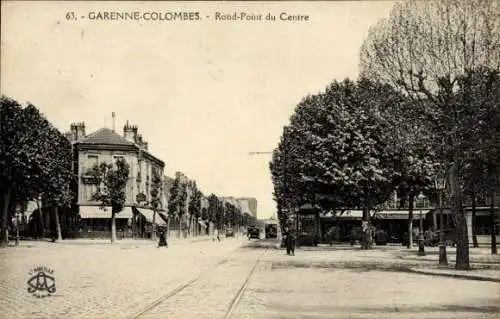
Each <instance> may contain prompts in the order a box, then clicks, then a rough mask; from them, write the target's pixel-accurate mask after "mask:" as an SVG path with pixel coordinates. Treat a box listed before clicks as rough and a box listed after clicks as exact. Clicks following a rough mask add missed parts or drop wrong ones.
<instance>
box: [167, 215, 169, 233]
mask: <svg viewBox="0 0 500 319" xmlns="http://www.w3.org/2000/svg"><path fill="white" fill-rule="evenodd" d="M167 238H170V216H167Z"/></svg>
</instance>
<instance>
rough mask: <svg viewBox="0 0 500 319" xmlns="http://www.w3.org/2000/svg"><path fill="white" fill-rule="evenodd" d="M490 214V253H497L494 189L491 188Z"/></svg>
mask: <svg viewBox="0 0 500 319" xmlns="http://www.w3.org/2000/svg"><path fill="white" fill-rule="evenodd" d="M490 216H491V254H492V255H496V254H497V224H496V218H495V189H494V188H491V206H490Z"/></svg>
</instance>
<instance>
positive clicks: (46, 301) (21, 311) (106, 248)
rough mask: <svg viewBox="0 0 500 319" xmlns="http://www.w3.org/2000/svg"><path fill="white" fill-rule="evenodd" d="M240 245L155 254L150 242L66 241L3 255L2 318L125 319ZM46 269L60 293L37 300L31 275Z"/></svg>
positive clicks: (206, 244) (230, 242) (184, 246)
mask: <svg viewBox="0 0 500 319" xmlns="http://www.w3.org/2000/svg"><path fill="white" fill-rule="evenodd" d="M240 245H241V240H239V239H227V240H223V241H222V242H220V243H218V242H212V241H201V242H194V243H188V242H185V243H179V244H177V245H172V244H171V245H170V247H169V248H157V247H156V243H155V242H151V241H149V242H148V241H138V242H133V241H128V242H127V241H124V242H118V243H116V244H115V245H108V244H96V243H95V242H94V243H90V242H89V241H87V244H85V241H80V242H71V241H67V242H66V241H64V242H62V243H57V244H54V243H45V242H27V243H23V246H22V247H18V248H14V247H12V248H6V249H2V250H0V267H1V268H2V272H1V274H0V317H1V318H9V319H10V318H126V317H127V316H129V315H131V314H133V313H135V312H136V311H137V310H138V309H139V308H141V307H144V306H145V305H147V304H149V303H151V302H153V301H154V300H156V299H157V298H158V297H159V296H161V295H163V294H165V292H166V291H168V290H171V289H173V288H174V287H176V286H177V285H179V284H180V283H181V282H183V281H185V280H186V279H189V278H192V277H193V276H196V275H197V274H199V273H200V272H202V271H203V270H205V269H209V268H210V267H212V266H213V265H214V264H215V263H217V261H218V260H219V259H221V258H222V257H223V256H225V255H228V254H230V252H231V251H233V250H234V249H235V248H237V247H238V246H240ZM42 265H43V266H47V267H49V268H51V269H53V270H54V277H55V281H56V288H57V292H56V294H55V295H54V296H51V297H47V298H36V297H33V296H31V295H30V294H29V293H28V292H27V281H28V279H29V275H28V273H29V271H30V270H31V269H32V268H34V267H36V266H42Z"/></svg>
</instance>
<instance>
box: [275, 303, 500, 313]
mask: <svg viewBox="0 0 500 319" xmlns="http://www.w3.org/2000/svg"><path fill="white" fill-rule="evenodd" d="M485 302H488V303H491V301H489V300H487V301H485ZM269 308H270V309H273V310H278V311H291V310H293V312H304V313H307V312H316V313H317V312H319V313H339V312H349V313H370V314H374V313H391V312H392V313H394V312H399V313H429V312H469V313H483V314H484V313H498V312H500V307H498V306H496V305H484V303H481V305H478V306H472V305H434V306H423V305H415V306H413V305H405V306H395V307H389V306H366V307H361V306H355V305H353V306H345V305H331V306H330V305H314V306H307V305H297V304H294V305H293V309H288V308H289V307H287V305H286V304H281V303H280V304H272V305H269Z"/></svg>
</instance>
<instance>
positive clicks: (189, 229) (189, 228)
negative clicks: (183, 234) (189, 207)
mask: <svg viewBox="0 0 500 319" xmlns="http://www.w3.org/2000/svg"><path fill="white" fill-rule="evenodd" d="M192 227H193V215H192V214H189V227H188V235H189V237H192V236H191V235H192V234H191V233H192V229H191V228H192Z"/></svg>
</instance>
